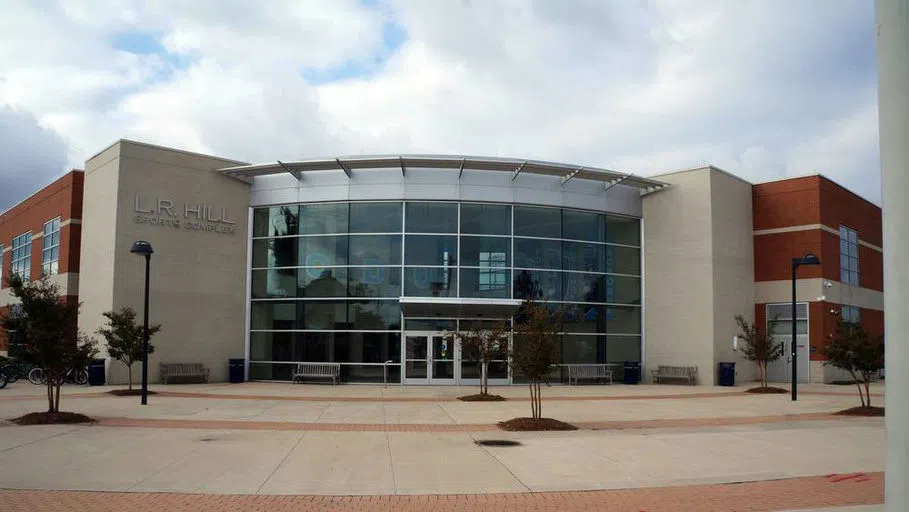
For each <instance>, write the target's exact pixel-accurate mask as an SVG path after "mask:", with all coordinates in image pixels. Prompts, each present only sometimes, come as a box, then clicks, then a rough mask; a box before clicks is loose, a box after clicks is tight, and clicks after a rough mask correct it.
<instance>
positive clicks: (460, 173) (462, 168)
mask: <svg viewBox="0 0 909 512" xmlns="http://www.w3.org/2000/svg"><path fill="white" fill-rule="evenodd" d="M466 163H467V159H466V158H462V159H461V166H460V167H458V181H461V175H462V174H464V164H466Z"/></svg>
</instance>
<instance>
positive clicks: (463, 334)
mask: <svg viewBox="0 0 909 512" xmlns="http://www.w3.org/2000/svg"><path fill="white" fill-rule="evenodd" d="M445 339H446V341H448V343H449V344H450V345H451V346H454V343H459V344H460V345H461V359H462V360H464V361H477V362H479V363H480V394H481V395H487V394H489V363H491V362H493V361H502V360H507V359H508V354H509V350H508V328H507V327H506V326H505V322H500V323H497V324H495V325H493V326H491V327H489V328H486V329H465V330H462V331H454V332H447V333H445Z"/></svg>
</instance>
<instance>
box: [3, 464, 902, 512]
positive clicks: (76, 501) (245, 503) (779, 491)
mask: <svg viewBox="0 0 909 512" xmlns="http://www.w3.org/2000/svg"><path fill="white" fill-rule="evenodd" d="M883 502H884V474H883V473H882V472H874V473H851V474H843V475H825V476H811V477H801V478H788V479H784V480H770V481H761V482H743V483H734V484H717V485H691V486H684V487H651V488H642V489H620V490H613V491H569V492H539V493H519V494H454V495H428V496H427V495H422V496H265V495H231V494H215V495H213V494H174V493H116V492H87V491H33V490H2V491H0V503H3V504H4V509H5V510H10V511H15V512H19V511H30V512H56V511H61V512H62V511H67V512H68V511H70V510H93V511H96V512H105V511H110V512H119V511H121V510H132V511H136V512H142V511H148V512H157V511H159V510H167V511H170V512H180V511H184V510H186V511H190V510H191V511H198V512H222V511H224V512H232V511H241V510H242V511H263V512H264V511H274V512H280V511H285V510H286V511H290V510H316V511H347V510H350V511H354V510H355V511H363V512H410V511H414V512H416V511H420V512H422V511H426V510H432V511H434V512H470V511H479V510H496V511H499V510H507V511H514V512H563V511H566V510H571V511H604V510H608V511H611V512H726V511H730V510H735V511H739V512H769V511H779V510H789V509H802V508H819V507H837V506H860V505H878V504H881V503H883Z"/></svg>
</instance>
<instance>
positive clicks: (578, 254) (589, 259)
mask: <svg viewBox="0 0 909 512" xmlns="http://www.w3.org/2000/svg"><path fill="white" fill-rule="evenodd" d="M605 249H606V246H604V245H600V244H585V243H583V242H562V256H563V260H564V267H563V268H564V269H565V270H583V271H585V272H603V271H605V270H606V257H605V255H604V252H605Z"/></svg>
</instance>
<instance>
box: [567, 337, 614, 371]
mask: <svg viewBox="0 0 909 512" xmlns="http://www.w3.org/2000/svg"><path fill="white" fill-rule="evenodd" d="M605 362H606V337H605V336H591V335H577V334H573V335H572V334H566V335H564V336H562V363H563V364H597V363H599V364H602V363H605Z"/></svg>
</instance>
